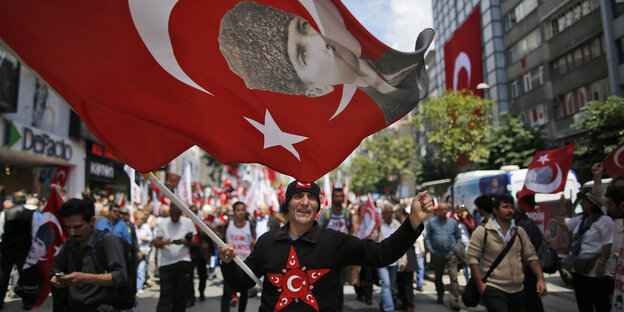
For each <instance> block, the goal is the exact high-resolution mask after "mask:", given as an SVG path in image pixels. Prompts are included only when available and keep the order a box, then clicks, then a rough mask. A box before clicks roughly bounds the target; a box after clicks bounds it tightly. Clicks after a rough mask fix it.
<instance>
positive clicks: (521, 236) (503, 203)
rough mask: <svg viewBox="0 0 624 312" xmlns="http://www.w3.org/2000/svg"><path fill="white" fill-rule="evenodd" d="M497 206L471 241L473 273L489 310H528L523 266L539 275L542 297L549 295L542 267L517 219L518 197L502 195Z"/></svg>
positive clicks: (469, 248)
mask: <svg viewBox="0 0 624 312" xmlns="http://www.w3.org/2000/svg"><path fill="white" fill-rule="evenodd" d="M493 204H494V209H493V212H494V215H493V216H492V217H491V218H490V219H489V220H488V221H487V223H486V224H485V226H479V227H477V228H476V229H475V231H474V232H473V235H472V238H471V239H470V246H469V247H468V265H469V267H470V273H471V276H472V279H473V280H474V281H475V283H476V287H477V290H478V292H479V293H480V294H481V296H482V297H483V303H484V304H485V307H486V308H487V310H488V311H526V304H525V301H524V293H523V291H524V274H523V273H522V272H523V269H522V267H523V266H524V265H525V264H526V265H528V266H529V267H530V268H531V271H532V272H533V273H534V274H535V276H537V283H536V291H537V294H538V295H539V296H543V295H544V294H546V283H545V281H544V276H543V274H542V268H541V267H540V264H539V259H538V258H537V254H536V253H535V249H534V248H533V244H531V242H530V240H529V237H528V236H527V234H526V232H525V231H524V229H522V228H521V227H518V226H516V223H515V221H514V219H513V216H514V198H513V197H512V196H510V195H499V196H497V197H496V199H495V201H494V203H493ZM500 257H502V258H500ZM497 258H500V259H502V260H499V261H496V259H497ZM486 272H487V274H486ZM485 276H488V278H487V280H486V282H485V283H484V282H483V280H482V278H483V277H485Z"/></svg>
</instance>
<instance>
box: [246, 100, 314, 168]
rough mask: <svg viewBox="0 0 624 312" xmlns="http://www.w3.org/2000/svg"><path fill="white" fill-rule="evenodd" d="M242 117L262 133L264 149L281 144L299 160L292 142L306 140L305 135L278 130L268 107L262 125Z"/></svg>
mask: <svg viewBox="0 0 624 312" xmlns="http://www.w3.org/2000/svg"><path fill="white" fill-rule="evenodd" d="M243 118H245V120H247V121H248V122H249V123H250V124H251V125H252V126H254V127H256V129H258V131H260V132H262V134H263V135H264V149H267V148H269V147H273V146H281V147H283V148H285V149H286V150H287V151H289V152H290V153H291V154H293V155H294V156H295V157H297V160H299V161H301V159H300V158H299V152H297V150H296V149H295V147H294V146H293V144H296V143H299V142H301V141H304V140H307V139H308V138H307V137H304V136H300V135H296V134H290V133H286V132H283V131H282V130H280V128H279V127H278V126H277V124H276V123H275V121H274V120H273V117H271V113H269V110H268V109H267V110H266V114H265V115H264V125H263V124H261V123H259V122H257V121H255V120H253V119H249V118H247V117H244V116H243Z"/></svg>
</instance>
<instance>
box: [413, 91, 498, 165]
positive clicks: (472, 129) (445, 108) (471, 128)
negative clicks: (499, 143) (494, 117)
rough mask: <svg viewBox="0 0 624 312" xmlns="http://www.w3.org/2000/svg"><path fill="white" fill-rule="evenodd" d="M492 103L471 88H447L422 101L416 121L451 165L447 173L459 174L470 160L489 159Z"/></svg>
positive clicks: (483, 161) (434, 147)
mask: <svg viewBox="0 0 624 312" xmlns="http://www.w3.org/2000/svg"><path fill="white" fill-rule="evenodd" d="M492 104H493V101H491V100H485V99H483V98H480V97H478V96H476V95H474V94H472V92H470V91H462V92H452V91H447V92H445V93H444V94H443V95H442V96H440V97H437V98H431V99H429V101H427V102H424V103H422V104H421V105H422V106H423V107H422V112H421V114H420V118H414V125H415V126H416V127H417V128H421V126H423V127H424V129H425V135H426V136H427V141H428V142H429V143H430V144H431V145H432V147H433V150H434V153H435V155H437V158H438V160H439V161H441V162H442V163H444V164H445V165H446V168H447V169H448V170H447V172H446V174H447V175H449V176H455V174H456V173H457V172H458V171H459V167H461V166H463V165H465V164H467V163H468V162H473V163H485V162H487V160H488V156H489V152H488V149H487V147H486V146H485V145H484V144H483V142H484V140H485V136H486V134H487V133H488V132H489V131H490V128H491V126H490V119H491V116H490V115H489V114H488V111H489V110H490V109H491V107H492Z"/></svg>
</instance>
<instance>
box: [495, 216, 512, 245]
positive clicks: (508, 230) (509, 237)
mask: <svg viewBox="0 0 624 312" xmlns="http://www.w3.org/2000/svg"><path fill="white" fill-rule="evenodd" d="M492 221H493V222H494V227H495V228H496V232H498V235H500V237H501V238H502V239H503V242H505V243H506V242H508V241H509V240H510V239H511V229H513V228H515V227H516V221H514V220H513V219H511V225H510V226H509V229H507V234H505V235H503V230H502V229H501V227H500V225H499V224H498V222H496V217H494V218H492Z"/></svg>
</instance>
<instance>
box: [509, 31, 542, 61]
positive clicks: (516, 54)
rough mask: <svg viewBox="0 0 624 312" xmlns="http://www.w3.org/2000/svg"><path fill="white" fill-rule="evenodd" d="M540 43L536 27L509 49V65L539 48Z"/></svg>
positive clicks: (540, 38)
mask: <svg viewBox="0 0 624 312" xmlns="http://www.w3.org/2000/svg"><path fill="white" fill-rule="evenodd" d="M541 43H542V37H541V35H540V29H539V27H538V28H535V29H534V30H533V31H532V32H530V33H529V34H527V35H526V36H524V37H523V38H522V39H520V40H519V41H518V42H516V43H515V44H514V45H512V46H511V48H509V58H510V59H511V63H515V62H517V61H518V60H520V59H521V58H522V57H524V56H525V55H527V54H528V53H529V52H531V51H533V50H535V49H536V48H537V47H539V45H540V44H541Z"/></svg>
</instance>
